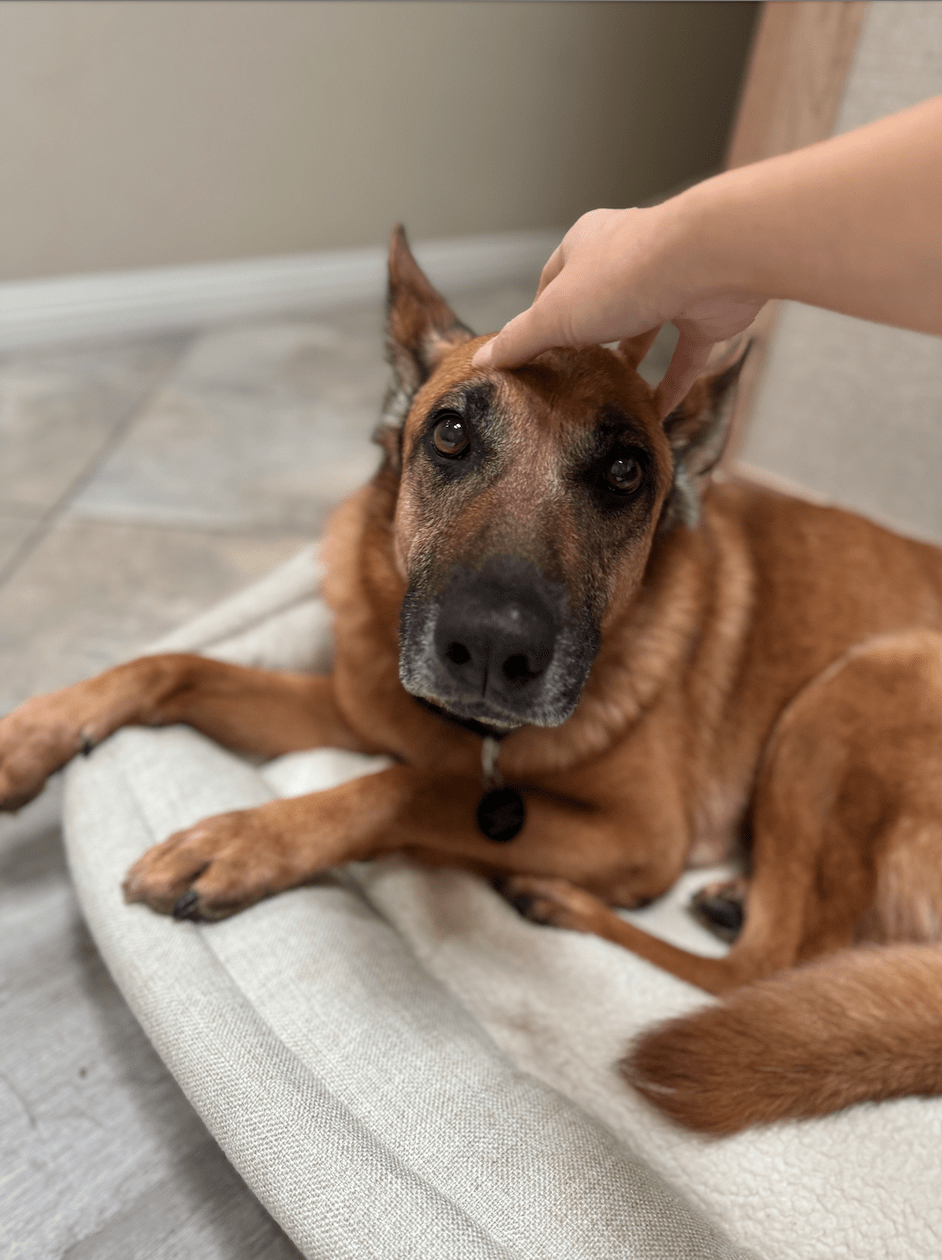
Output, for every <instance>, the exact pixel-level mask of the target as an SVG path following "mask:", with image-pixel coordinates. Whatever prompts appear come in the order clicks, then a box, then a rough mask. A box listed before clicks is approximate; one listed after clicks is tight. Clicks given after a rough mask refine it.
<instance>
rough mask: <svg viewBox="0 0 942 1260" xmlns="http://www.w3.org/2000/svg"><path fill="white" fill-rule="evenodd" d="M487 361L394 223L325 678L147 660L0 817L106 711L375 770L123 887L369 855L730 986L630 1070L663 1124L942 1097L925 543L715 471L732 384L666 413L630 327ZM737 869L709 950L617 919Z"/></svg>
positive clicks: (84, 743) (236, 883)
mask: <svg viewBox="0 0 942 1260" xmlns="http://www.w3.org/2000/svg"><path fill="white" fill-rule="evenodd" d="M483 340H485V339H484V338H476V337H475V336H474V335H473V334H472V333H471V331H470V330H469V329H468V328H466V327H465V326H464V325H463V324H462V323H461V322H460V321H459V320H458V319H457V317H456V316H455V315H454V313H453V312H452V310H451V308H450V307H449V306H448V304H447V303H446V302H445V300H444V298H442V297H441V296H440V295H439V294H438V293H437V292H436V291H435V290H434V289H433V288H432V286H431V285H430V283H429V282H428V280H427V279H426V277H425V276H424V275H423V273H422V272H421V270H420V269H419V268H418V266H417V264H416V263H415V261H414V259H413V257H412V255H411V253H410V252H409V248H408V245H407V243H406V239H405V236H404V234H403V233H402V231H401V229H397V231H396V233H395V234H394V236H393V241H392V246H391V250H390V258H389V311H388V346H389V357H390V360H391V363H392V369H393V385H392V388H391V389H390V392H389V395H388V397H387V400H386V404H385V408H384V411H383V414H382V419H381V421H380V424H379V427H378V430H377V435H376V437H377V441H378V443H379V445H380V447H381V450H382V462H381V466H380V467H379V470H378V471H377V473H376V475H375V476H374V477H373V479H372V480H371V481H370V482H369V484H368V485H366V486H365V487H364V488H363V489H362V490H360V491H359V492H357V493H356V494H354V495H353V496H352V497H351V498H350V499H348V500H347V501H346V502H345V503H344V504H342V505H341V507H340V508H339V509H338V511H337V512H336V514H335V516H334V517H333V519H332V521H331V524H330V526H329V529H328V533H327V537H326V542H325V557H326V561H327V579H326V585H325V598H326V599H327V602H328V603H329V605H330V607H331V608H332V610H333V614H334V618H335V635H336V661H335V665H334V669H333V672H332V673H331V674H330V675H329V676H313V675H302V674H290V673H276V672H266V671H263V670H257V669H248V668H242V667H238V666H234V665H228V664H224V663H221V662H219V661H213V660H208V659H204V658H202V657H199V656H194V655H185V654H168V655H162V656H160V655H158V656H149V657H144V658H141V659H139V660H133V661H131V662H129V663H126V664H123V665H119V666H118V667H117V668H115V669H111V670H109V671H107V672H106V673H104V674H102V675H100V676H99V677H97V678H94V679H92V680H90V681H86V682H82V683H79V684H77V685H75V686H72V687H69V688H66V689H65V690H63V691H60V692H56V693H53V694H51V695H47V696H40V697H37V698H35V699H33V700H30V701H28V702H27V703H26V704H24V705H23V706H21V707H20V708H19V709H17V710H15V711H14V712H12V713H11V714H9V715H8V716H7V717H6V718H4V719H3V721H2V723H0V802H2V804H3V805H4V807H5V808H8V809H15V808H17V807H19V806H20V805H22V804H24V803H25V802H26V801H28V800H29V799H31V798H32V797H33V796H35V795H36V794H37V793H38V792H39V791H40V790H41V788H42V785H43V783H44V781H45V780H46V778H47V776H48V775H49V774H51V773H52V772H53V771H55V770H56V769H57V768H58V767H60V766H61V765H63V764H64V763H65V762H66V761H68V760H69V759H70V758H71V757H72V756H73V755H75V754H76V753H78V752H86V753H88V752H89V751H90V750H91V749H92V748H94V746H95V745H97V744H98V743H100V742H101V741H102V740H104V739H105V738H107V736H108V735H110V734H111V733H112V732H113V731H115V730H117V729H118V728H119V727H121V726H124V725H127V724H141V725H145V726H159V725H163V724H167V723H175V722H186V723H189V724H190V725H191V726H193V727H195V728H196V729H197V730H199V731H201V732H203V733H204V734H205V735H207V736H209V737H210V738H212V739H215V740H218V741H219V742H221V743H223V744H225V745H227V746H229V747H232V748H235V749H239V750H242V751H246V752H251V753H255V754H260V755H262V756H265V757H272V756H276V755H279V754H282V753H287V752H291V751H293V750H298V749H306V748H311V747H315V746H319V745H326V746H333V747H339V748H346V749H354V750H357V751H359V752H364V753H379V752H382V753H388V754H391V755H392V756H393V757H394V758H395V759H396V763H395V764H394V765H393V766H392V767H391V768H388V769H385V770H383V771H381V772H379V773H376V774H372V775H369V776H366V777H364V778H361V779H359V780H357V781H354V782H350V783H345V784H343V785H342V786H340V787H336V788H333V789H331V790H329V791H325V792H319V793H316V794H313V795H310V796H307V797H302V798H296V799H290V800H276V801H272V802H270V803H268V804H265V805H262V806H261V807H259V808H257V809H251V810H241V811H238V812H235V813H230V814H223V815H220V816H218V817H214V818H209V819H206V820H204V821H202V822H200V823H198V824H197V825H196V826H193V827H190V828H188V829H187V830H185V831H182V832H180V833H178V834H176V835H174V836H171V837H170V838H169V839H168V840H166V841H164V842H163V843H162V844H160V845H157V846H156V847H155V848H153V849H151V850H150V851H149V852H147V853H145V854H144V855H143V857H141V858H140V860H139V861H138V862H137V863H136V864H135V865H134V866H133V867H132V869H131V870H130V872H129V873H128V876H127V880H126V883H125V895H126V898H127V900H128V901H130V902H144V903H146V904H147V905H148V906H150V907H152V908H153V909H154V910H156V911H159V912H162V913H172V914H173V915H175V916H176V917H177V918H199V919H204V920H207V919H217V918H220V917H223V916H225V915H229V914H232V913H234V912H236V911H238V910H241V909H242V908H244V907H246V906H249V905H251V904H253V903H254V902H256V901H258V900H259V899H260V898H262V897H267V896H270V895H272V894H274V893H277V892H279V891H280V890H282V889H286V888H291V887H293V886H296V885H299V884H302V883H304V882H306V881H309V880H311V879H312V878H313V877H315V876H316V875H317V874H318V873H320V872H322V871H324V870H325V869H327V868H330V867H332V866H335V865H337V864H339V863H343V862H347V861H350V860H354V859H369V858H374V857H377V856H380V855H383V854H389V853H393V852H399V853H404V854H406V855H408V856H410V857H412V858H414V859H416V860H418V861H420V862H428V863H433V864H453V865H460V866H464V867H467V868H470V869H472V870H474V871H477V872H480V873H481V874H482V875H485V876H487V877H491V878H493V879H495V881H496V882H497V883H498V885H499V886H500V888H501V891H502V892H503V893H504V895H505V896H507V897H508V898H509V899H510V900H511V901H512V903H513V904H514V905H515V906H516V907H517V908H518V910H520V911H521V912H522V913H523V914H525V915H526V916H527V917H529V918H531V919H533V920H534V921H536V922H539V923H544V924H550V925H556V926H559V927H565V928H570V929H573V930H576V931H581V932H593V933H596V934H598V935H600V936H602V937H606V938H607V939H609V940H611V941H614V942H617V943H618V944H620V945H623V946H625V947H626V948H628V949H629V950H632V951H633V952H634V953H636V954H638V955H640V956H641V957H642V958H645V959H647V960H649V961H650V962H652V963H655V964H657V965H658V966H660V967H662V968H664V969H666V970H667V971H669V972H671V973H672V974H673V975H675V976H678V977H679V978H681V979H682V980H686V981H688V982H689V983H691V984H693V985H697V986H699V987H700V988H702V989H703V990H705V991H707V992H708V993H711V994H714V995H716V996H717V997H718V998H720V1000H719V1002H718V1003H716V1004H714V1005H712V1006H709V1007H706V1008H705V1009H703V1010H699V1011H695V1012H694V1013H693V1014H691V1015H689V1016H685V1017H683V1018H681V1019H678V1020H674V1021H672V1022H670V1023H668V1024H666V1025H663V1026H661V1027H658V1028H655V1029H653V1030H651V1031H649V1032H648V1033H646V1034H644V1035H642V1036H641V1038H640V1039H639V1040H638V1041H637V1042H636V1043H635V1044H634V1045H633V1046H632V1047H630V1049H629V1051H628V1053H627V1056H626V1058H625V1061H624V1063H623V1065H622V1070H623V1072H624V1074H625V1077H626V1078H627V1080H628V1081H629V1082H630V1083H631V1085H633V1086H634V1087H635V1088H636V1089H637V1090H639V1091H640V1092H641V1093H642V1094H643V1095H644V1096H645V1097H646V1098H648V1099H649V1100H650V1102H651V1103H653V1104H654V1106H655V1107H657V1108H659V1109H660V1110H661V1111H662V1112H663V1113H665V1114H666V1115H667V1116H669V1117H671V1118H672V1119H673V1120H675V1121H677V1122H679V1123H681V1124H683V1125H686V1126H688V1127H690V1128H693V1129H695V1130H699V1131H701V1132H703V1133H705V1134H713V1135H721V1134H729V1133H734V1132H737V1131H739V1130H741V1129H743V1128H745V1127H747V1126H749V1125H753V1124H757V1123H768V1122H771V1121H775V1120H779V1119H784V1118H796V1117H805V1116H813V1115H822V1114H827V1113H828V1112H831V1111H834V1110H837V1109H839V1108H843V1107H846V1106H848V1105H850V1104H852V1103H855V1102H859V1101H862V1100H867V1099H878V1098H888V1097H893V1096H899V1095H905V1094H914V1093H918V1094H934V1093H938V1092H942V1053H940V1050H942V996H940V994H942V985H940V980H942V952H940V950H939V946H938V941H939V937H940V932H942V860H940V859H942V551H940V550H938V549H936V548H934V547H931V546H928V545H924V544H921V543H918V542H915V541H910V540H907V539H904V538H902V537H898V536H896V535H895V534H892V533H890V532H888V531H887V530H885V529H882V528H880V527H878V526H877V525H875V524H871V523H869V522H868V521H866V520H864V519H862V518H860V517H857V516H855V515H852V514H850V513H847V512H843V511H838V510H834V509H831V508H827V507H823V506H817V505H814V504H811V503H808V502H804V501H801V500H799V499H797V498H792V497H788V496H786V495H782V494H778V493H775V492H773V491H771V490H768V489H764V488H761V487H759V486H757V485H754V484H750V483H749V482H747V481H744V480H737V479H735V478H729V477H717V476H714V475H713V471H714V469H715V466H716V464H717V461H718V459H719V457H720V454H721V452H722V449H723V445H724V441H725V433H726V427H727V415H728V411H729V406H728V403H729V398H730V391H731V390H732V388H733V386H734V382H735V377H736V374H737V371H738V366H739V364H738V362H734V363H727V364H725V365H721V367H720V368H719V369H718V370H715V371H713V372H712V373H711V374H709V375H707V376H705V377H704V378H702V379H701V380H700V381H698V382H697V383H696V384H695V386H694V387H693V389H692V390H691V392H690V393H689V395H688V396H687V398H686V399H685V400H684V402H683V403H682V404H681V405H680V406H679V407H678V408H677V409H676V410H675V411H674V412H672V413H671V415H669V416H668V417H667V419H666V420H665V421H663V422H661V421H660V420H659V418H658V414H657V410H656V405H655V399H654V395H653V393H652V391H651V389H650V388H649V387H648V385H647V384H646V383H645V382H644V380H643V379H642V378H641V376H640V375H639V374H638V372H637V370H636V369H637V366H638V363H639V361H640V359H641V358H642V357H643V355H644V353H645V352H646V350H647V348H648V346H649V344H650V340H651V338H650V336H646V337H640V338H635V339H633V340H628V341H626V342H623V343H622V344H621V345H619V346H618V347H617V349H610V348H604V347H598V346H597V347H589V348H586V349H578V350H577V349H555V350H550V351H547V352H545V353H543V354H541V355H539V356H538V357H537V358H536V359H535V360H534V361H533V362H531V363H529V364H527V365H526V366H524V367H522V368H519V369H517V370H515V371H496V370H490V369H476V368H474V367H473V365H472V362H471V360H472V356H473V354H474V352H475V350H476V348H477V347H478V346H479V345H480V344H482V342H483ZM740 361H741V360H740ZM740 846H743V847H744V848H745V850H746V852H747V854H748V861H749V877H748V881H747V883H745V884H742V885H738V886H733V885H730V886H721V887H718V888H714V889H708V890H706V892H705V893H704V894H703V895H702V896H701V898H700V910H701V912H702V913H703V914H705V915H706V916H707V917H709V918H711V919H712V920H714V921H716V922H717V923H718V924H720V926H722V925H724V924H725V926H726V929H727V931H728V933H729V934H730V935H734V936H735V940H734V943H733V944H732V947H731V949H730V951H729V953H728V954H727V955H726V956H725V957H721V958H707V957H701V956H698V955H695V954H692V953H688V952H686V951H684V950H681V949H678V948H675V947H674V946H672V945H670V944H668V943H666V942H663V941H661V940H658V939H655V938H654V937H651V936H649V935H647V934H646V933H644V932H643V931H641V930H640V929H638V928H637V927H635V926H633V925H631V924H630V923H628V922H626V921H625V920H624V919H623V918H621V917H620V916H619V915H618V914H617V912H616V908H617V907H635V906H639V905H642V904H644V903H646V902H648V901H650V900H651V899H653V898H656V897H659V896H660V895H661V894H663V893H664V892H665V891H666V890H667V889H668V888H670V887H671V885H672V884H673V883H674V882H675V880H676V879H677V878H678V876H679V875H680V874H681V872H682V871H683V870H684V869H685V868H687V867H689V866H691V865H697V864H706V863H712V862H716V861H720V860H723V859H725V858H727V857H729V855H730V854H731V853H734V852H736V851H737V850H738V849H739V848H740ZM740 920H742V926H741V930H738V931H737V928H738V927H739V923H740Z"/></svg>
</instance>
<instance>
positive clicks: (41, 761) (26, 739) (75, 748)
mask: <svg viewBox="0 0 942 1260" xmlns="http://www.w3.org/2000/svg"><path fill="white" fill-rule="evenodd" d="M55 699H56V697H55V696H37V697H36V698H35V699H33V700H28V701H27V702H26V703H25V704H22V705H20V707H19V708H18V709H14V710H13V712H12V713H8V714H7V715H6V717H4V718H0V810H17V809H21V808H22V807H23V806H24V805H27V804H29V802H30V801H31V800H33V798H34V797H37V796H38V795H39V793H40V792H41V791H42V790H43V787H44V785H45V783H46V780H47V779H48V778H49V776H50V775H51V774H53V773H54V772H55V771H56V770H58V769H59V768H60V767H61V766H63V765H65V763H66V762H67V761H68V760H70V758H72V757H73V756H74V755H75V754H76V753H77V752H80V751H82V746H83V735H82V731H81V729H80V727H79V725H78V724H77V723H75V722H74V721H73V720H70V719H69V718H68V717H67V716H66V715H64V714H62V713H61V712H60V710H59V707H58V706H57V705H56V703H55Z"/></svg>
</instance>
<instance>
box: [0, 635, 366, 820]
mask: <svg viewBox="0 0 942 1260" xmlns="http://www.w3.org/2000/svg"><path fill="white" fill-rule="evenodd" d="M174 722H187V723H189V725H190V726H193V727H195V728H196V729H197V730H198V731H201V732H202V733H203V734H204V735H208V736H210V738H212V739H215V740H218V741H219V742H220V743H222V744H226V745H227V746H228V747H230V748H237V749H239V750H241V751H244V752H254V753H259V754H261V755H263V756H268V757H273V756H277V755H278V754H280V753H285V752H293V751H295V750H296V749H300V748H315V747H318V746H324V745H328V746H332V747H338V748H350V749H353V750H355V751H358V752H378V751H381V750H380V749H378V748H375V747H372V746H371V745H369V744H368V743H367V742H366V741H364V740H363V739H362V738H361V737H360V736H358V735H357V734H356V733H355V732H354V731H353V730H351V728H350V727H349V725H348V724H347V722H346V720H345V719H344V717H343V715H342V714H341V712H340V710H339V709H338V707H337V703H336V700H335V699H334V693H333V686H332V683H331V680H330V678H329V677H327V676H322V675H321V676H319V675H311V674H289V673H277V672H269V671H268V670H261V669H247V668H244V667H242V666H240V665H229V664H226V663H224V662H222V661H214V660H210V659H209V658H207V657H203V656H192V655H188V654H184V653H168V654H166V655H161V656H142V657H140V658H138V659H137V660H134V661H128V662H127V663H126V664H124V665H118V666H116V667H115V668H114V669H109V670H107V671H106V672H105V673H103V674H99V675H98V677H97V678H90V679H88V680H87V681H86V682H81V683H76V684H75V685H74V686H72V687H65V688H64V689H63V690H61V691H55V692H52V693H50V694H49V695H44V696H35V697H34V698H33V699H32V700H27V702H26V703H25V704H22V705H20V707H19V708H18V709H14V710H13V712H12V713H9V714H7V716H6V717H4V718H3V719H0V809H18V808H19V807H20V806H21V805H25V804H26V803H27V801H30V800H32V798H33V797H34V796H36V795H38V793H39V792H40V791H41V790H42V787H43V784H44V783H45V781H46V779H47V778H48V777H49V775H50V774H52V773H53V771H55V770H58V769H59V767H60V766H63V765H64V764H65V763H66V762H67V761H69V760H70V759H71V758H72V757H73V756H75V754H76V753H78V752H89V751H91V749H92V748H94V747H95V745H96V744H100V743H101V741H102V740H103V739H106V738H107V737H108V736H109V735H111V734H112V733H113V732H114V731H116V730H117V729H118V728H119V727H121V726H129V725H141V726H167V725H170V724H172V723H174Z"/></svg>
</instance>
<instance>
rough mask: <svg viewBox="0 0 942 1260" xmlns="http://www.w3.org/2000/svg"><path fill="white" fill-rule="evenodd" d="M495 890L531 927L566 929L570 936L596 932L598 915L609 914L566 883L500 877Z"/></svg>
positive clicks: (535, 877)
mask: <svg viewBox="0 0 942 1260" xmlns="http://www.w3.org/2000/svg"><path fill="white" fill-rule="evenodd" d="M493 883H494V887H495V888H496V889H497V891H498V892H499V893H500V894H501V896H503V897H505V898H506V899H507V900H508V901H509V902H510V904H511V905H512V906H513V907H514V909H515V910H516V911H517V913H518V914H520V915H521V916H522V917H523V918H524V919H529V920H530V922H531V923H541V924H544V925H546V926H547V927H561V928H568V929H569V930H570V931H571V932H596V931H598V920H599V916H600V914H601V915H603V916H607V915H609V914H610V913H611V911H610V910H609V909H608V907H607V906H606V905H605V903H604V902H602V901H599V899H598V898H597V897H594V896H593V895H592V893H589V892H586V891H585V889H584V888H577V887H576V885H575V884H570V883H569V882H568V881H567V880H565V879H552V878H550V877H549V876H539V875H501V876H498V877H496V878H495V879H494V881H493Z"/></svg>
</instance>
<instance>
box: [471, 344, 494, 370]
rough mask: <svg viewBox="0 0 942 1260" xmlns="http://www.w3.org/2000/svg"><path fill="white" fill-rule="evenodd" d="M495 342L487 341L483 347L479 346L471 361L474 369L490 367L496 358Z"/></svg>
mask: <svg viewBox="0 0 942 1260" xmlns="http://www.w3.org/2000/svg"><path fill="white" fill-rule="evenodd" d="M493 346H494V341H493V339H492V340H491V341H486V342H485V343H484V345H483V346H479V347H478V349H477V350H476V351H475V353H474V358H473V359H472V360H471V366H472V367H490V366H491V359H492V358H493V357H494V350H493Z"/></svg>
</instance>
